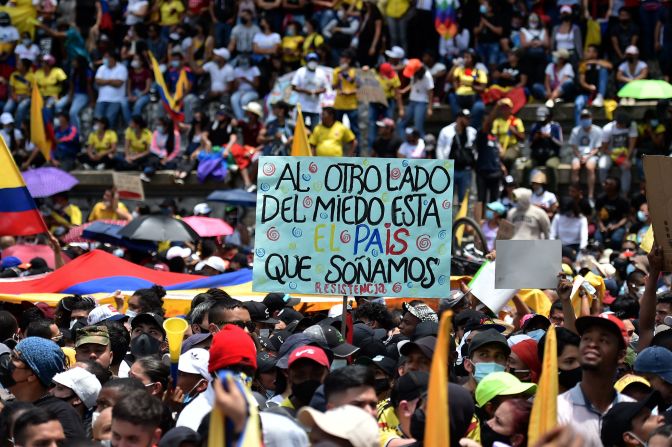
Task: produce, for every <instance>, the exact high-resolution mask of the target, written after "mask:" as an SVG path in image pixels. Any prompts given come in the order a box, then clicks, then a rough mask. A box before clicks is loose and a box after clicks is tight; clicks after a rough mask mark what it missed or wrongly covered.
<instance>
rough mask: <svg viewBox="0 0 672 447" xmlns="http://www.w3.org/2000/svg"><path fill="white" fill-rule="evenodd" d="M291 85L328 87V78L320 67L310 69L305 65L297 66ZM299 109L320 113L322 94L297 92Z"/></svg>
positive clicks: (313, 88) (314, 88)
mask: <svg viewBox="0 0 672 447" xmlns="http://www.w3.org/2000/svg"><path fill="white" fill-rule="evenodd" d="M292 85H293V86H295V87H298V88H301V89H305V90H311V91H313V90H321V89H323V88H325V89H328V88H329V79H328V78H327V75H326V73H325V72H324V70H322V69H321V68H319V67H318V68H317V69H316V70H315V71H310V70H308V68H306V67H301V68H299V69H298V70H297V71H296V73H295V74H294V77H293V78H292ZM298 96H299V101H298V102H300V103H301V109H303V111H304V112H308V113H320V97H321V96H322V95H314V96H313V95H308V94H305V93H298Z"/></svg>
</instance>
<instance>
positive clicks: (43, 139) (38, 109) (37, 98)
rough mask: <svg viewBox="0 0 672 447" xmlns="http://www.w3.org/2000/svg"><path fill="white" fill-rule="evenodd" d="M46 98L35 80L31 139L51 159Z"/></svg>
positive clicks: (47, 158)
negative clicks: (45, 105)
mask: <svg viewBox="0 0 672 447" xmlns="http://www.w3.org/2000/svg"><path fill="white" fill-rule="evenodd" d="M43 109H44V100H43V99H42V94H41V93H40V90H39V89H38V88H37V83H36V82H33V87H32V92H31V95H30V140H31V141H32V142H33V144H34V145H35V147H37V148H38V149H39V150H40V152H42V155H43V156H44V158H45V160H47V161H49V160H51V141H49V138H47V131H46V129H45V126H44V115H43V113H42V110H43Z"/></svg>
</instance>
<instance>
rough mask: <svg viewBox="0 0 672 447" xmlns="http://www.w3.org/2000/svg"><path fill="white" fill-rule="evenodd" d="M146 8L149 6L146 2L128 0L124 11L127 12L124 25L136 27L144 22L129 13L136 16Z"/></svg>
mask: <svg viewBox="0 0 672 447" xmlns="http://www.w3.org/2000/svg"><path fill="white" fill-rule="evenodd" d="M147 6H149V2H148V1H147V0H128V6H127V7H126V11H128V15H127V16H126V25H136V24H138V23H142V22H143V21H144V20H143V19H142V18H141V17H138V16H136V15H135V14H131V13H136V14H137V13H138V12H140V10H141V9H142V8H143V7H147Z"/></svg>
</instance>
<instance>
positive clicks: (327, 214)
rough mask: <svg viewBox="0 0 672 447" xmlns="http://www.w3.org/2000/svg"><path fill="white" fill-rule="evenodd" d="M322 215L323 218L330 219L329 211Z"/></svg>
mask: <svg viewBox="0 0 672 447" xmlns="http://www.w3.org/2000/svg"><path fill="white" fill-rule="evenodd" d="M320 217H321V218H322V219H328V218H329V213H320Z"/></svg>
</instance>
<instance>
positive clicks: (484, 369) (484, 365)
mask: <svg viewBox="0 0 672 447" xmlns="http://www.w3.org/2000/svg"><path fill="white" fill-rule="evenodd" d="M505 370H506V368H505V367H504V365H500V364H499V363H495V362H481V363H476V364H475V365H474V379H475V380H476V382H477V383H478V382H480V381H481V380H483V378H484V377H485V376H487V375H488V374H491V373H494V372H503V371H505Z"/></svg>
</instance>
